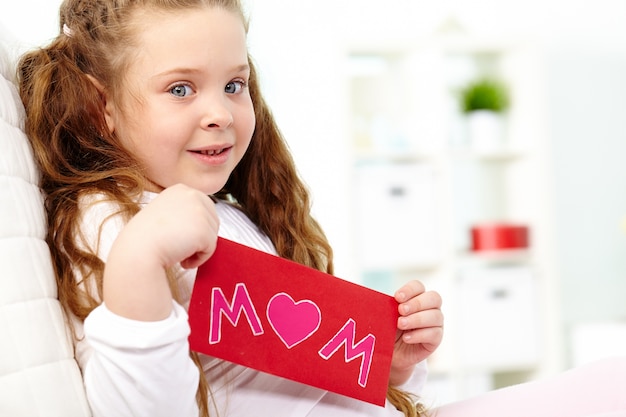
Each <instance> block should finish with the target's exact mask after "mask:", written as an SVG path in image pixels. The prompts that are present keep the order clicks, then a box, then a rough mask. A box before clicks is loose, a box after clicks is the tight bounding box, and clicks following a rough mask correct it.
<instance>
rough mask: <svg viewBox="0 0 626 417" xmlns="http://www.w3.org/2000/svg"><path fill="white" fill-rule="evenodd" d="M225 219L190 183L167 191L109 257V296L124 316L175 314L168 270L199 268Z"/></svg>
mask: <svg viewBox="0 0 626 417" xmlns="http://www.w3.org/2000/svg"><path fill="white" fill-rule="evenodd" d="M218 228H219V219H218V217H217V213H216V210H215V205H214V203H213V201H212V200H211V198H210V197H208V196H206V195H204V194H202V193H201V192H200V191H197V190H195V189H193V188H190V187H187V186H185V185H175V186H172V187H169V188H167V189H165V190H163V191H162V192H161V193H160V194H159V195H158V196H157V197H156V198H155V199H154V200H153V201H152V202H151V203H149V204H148V205H147V206H146V207H144V208H143V209H142V210H141V211H140V212H139V213H137V214H136V215H135V216H134V217H133V218H132V219H131V220H130V221H129V222H128V224H127V225H126V226H125V227H124V229H123V230H122V231H121V233H120V234H119V236H118V237H117V239H116V240H115V242H114V243H113V246H112V248H111V252H110V254H109V257H108V259H107V263H106V266H105V272H104V284H103V298H104V302H105V304H106V306H107V308H108V309H109V310H111V311H112V312H114V313H115V314H118V315H120V316H123V317H127V318H131V319H135V320H142V321H155V320H162V319H164V318H166V317H168V316H169V314H170V313H171V310H172V294H171V291H170V287H169V283H168V280H167V277H166V270H167V269H168V268H170V267H172V266H174V265H176V264H177V263H180V264H181V265H182V266H183V267H184V268H194V267H197V266H199V265H201V264H202V263H204V262H205V261H206V260H207V259H208V258H209V257H210V256H211V255H212V254H213V252H214V251H215V247H216V244H217V232H218Z"/></svg>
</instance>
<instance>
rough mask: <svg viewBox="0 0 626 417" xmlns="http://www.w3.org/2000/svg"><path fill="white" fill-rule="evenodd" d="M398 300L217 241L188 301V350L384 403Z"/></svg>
mask: <svg viewBox="0 0 626 417" xmlns="http://www.w3.org/2000/svg"><path fill="white" fill-rule="evenodd" d="M397 308H398V307H397V303H396V301H395V300H394V299H393V298H392V297H390V296H388V295H385V294H382V293H379V292H377V291H374V290H371V289H369V288H365V287H362V286H359V285H357V284H354V283H351V282H348V281H345V280H342V279H339V278H336V277H333V276H332V275H329V274H325V273H323V272H320V271H317V270H314V269H312V268H308V267H305V266H302V265H300V264H297V263H295V262H291V261H288V260H285V259H283V258H280V257H277V256H273V255H269V254H266V253H264V252H261V251H258V250H256V249H252V248H249V247H247V246H243V245H240V244H238V243H235V242H232V241H229V240H226V239H222V238H220V239H219V241H218V245H217V249H216V251H215V253H214V254H213V256H212V257H211V258H210V259H209V260H208V261H207V262H206V263H205V264H203V265H202V266H200V268H198V275H197V277H196V283H195V286H194V289H193V294H192V297H191V303H190V305H189V323H190V325H191V335H190V336H189V342H190V345H191V348H192V349H193V350H196V351H198V352H202V353H205V354H207V355H211V356H214V357H217V358H221V359H224V360H227V361H231V362H235V363H238V364H241V365H244V366H247V367H250V368H254V369H257V370H260V371H263V372H267V373H270V374H273V375H277V376H281V377H284V378H288V379H291V380H294V381H298V382H302V383H304V384H308V385H312V386H315V387H318V388H321V389H325V390H329V391H333V392H336V393H338V394H342V395H346V396H349V397H352V398H356V399H359V400H363V401H367V402H370V403H373V404H377V405H381V406H383V405H384V404H385V397H386V392H387V384H388V381H389V370H390V366H391V355H392V353H393V345H394V341H395V335H396V322H397V319H398V312H397Z"/></svg>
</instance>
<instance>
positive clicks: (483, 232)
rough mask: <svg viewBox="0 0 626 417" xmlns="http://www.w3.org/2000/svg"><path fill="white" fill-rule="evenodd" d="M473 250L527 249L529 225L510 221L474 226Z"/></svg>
mask: <svg viewBox="0 0 626 417" xmlns="http://www.w3.org/2000/svg"><path fill="white" fill-rule="evenodd" d="M471 233H472V250H473V251H494V250H506V249H526V248H528V243H529V239H528V238H529V236H528V235H529V232H528V226H525V225H520V224H509V223H490V224H480V225H476V226H474V227H472V229H471Z"/></svg>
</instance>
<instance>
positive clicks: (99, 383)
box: [76, 194, 426, 417]
mask: <svg viewBox="0 0 626 417" xmlns="http://www.w3.org/2000/svg"><path fill="white" fill-rule="evenodd" d="M154 197H155V194H146V196H145V203H147V202H149V201H150V200H151V199H152V198H154ZM94 201H97V199H96V200H94ZM94 201H91V203H92V204H85V205H84V207H85V210H84V214H83V223H82V225H83V232H84V234H85V236H86V239H87V242H85V244H86V245H88V246H91V247H96V248H97V253H98V256H99V257H100V258H101V259H103V260H104V261H105V262H106V259H107V256H108V253H109V251H110V248H111V245H112V243H113V241H114V240H115V238H116V236H117V235H118V234H119V232H120V230H121V228H122V227H123V222H122V220H121V219H120V218H119V216H112V217H110V214H111V213H113V211H114V206H112V205H111V204H110V203H106V202H103V201H99V202H96V203H95V204H93V203H94ZM216 209H217V212H218V216H219V218H220V229H219V235H220V236H221V237H224V238H226V239H230V240H233V241H235V242H238V243H241V244H244V245H247V246H250V247H253V248H256V249H259V250H262V251H265V252H267V253H272V254H276V251H275V249H274V246H273V244H272V242H271V241H270V239H269V238H268V237H267V236H266V235H264V234H263V233H261V232H260V231H259V230H258V228H257V227H256V226H255V225H254V224H253V223H252V222H251V221H250V219H248V218H247V217H246V216H245V215H244V214H243V213H242V212H241V211H240V210H238V209H236V208H235V207H233V206H231V205H229V204H226V203H224V202H218V203H217V204H216ZM100 224H104V226H103V228H102V230H101V233H100V234H98V230H99V229H98V228H99V225H100ZM195 275H196V270H195V269H189V270H184V271H182V269H181V274H180V278H179V279H180V281H179V287H180V288H181V290H182V304H183V305H182V306H181V305H179V304H178V303H175V302H174V308H173V311H172V314H171V315H170V317H168V318H167V319H166V320H162V321H158V322H140V321H135V320H130V319H126V318H123V317H120V316H117V315H115V314H113V313H112V312H110V311H109V310H108V309H107V308H106V306H105V305H104V304H103V305H100V306H99V307H98V308H96V309H95V310H94V311H93V312H92V313H91V314H90V315H89V316H88V317H87V319H86V320H85V323H84V327H83V325H82V324H81V323H76V326H77V333H78V335H79V336H80V335H81V334H83V332H84V336H85V337H84V338H82V339H79V340H78V342H77V343H76V357H77V359H78V362H79V365H80V367H81V369H82V370H83V375H84V381H85V387H86V391H87V396H88V399H89V403H90V405H91V407H92V411H93V413H94V417H100V416H107V417H109V416H116V417H122V416H146V417H147V416H150V417H158V416H163V417H165V416H176V417H186V416H194V417H195V416H197V414H198V410H197V406H196V403H195V392H196V388H197V384H198V371H197V367H196V366H195V364H194V363H193V362H192V361H191V359H190V358H189V355H188V350H189V345H188V342H187V337H188V336H189V332H190V330H189V324H188V321H187V313H186V308H187V306H188V302H189V299H190V296H191V289H192V288H193V282H194V279H195ZM201 361H202V365H203V370H204V372H205V375H206V377H207V380H208V381H209V385H210V387H211V393H210V394H209V396H210V398H211V404H210V409H209V411H210V413H211V414H212V415H218V416H219V417H244V416H245V417H249V416H251V415H254V416H258V417H263V416H268V417H269V416H272V417H288V416H289V417H292V416H293V417H333V416H341V417H352V416H354V417H357V416H358V417H364V416H373V417H391V416H402V414H401V413H400V412H399V411H397V410H395V408H394V407H393V406H392V405H391V404H386V406H385V407H379V406H376V405H372V404H369V403H365V402H362V401H359V400H355V399H352V398H348V397H345V396H342V395H339V394H335V393H332V392H328V391H324V390H321V389H318V388H315V387H311V386H308V385H304V384H301V383H298V382H294V381H291V380H287V379H284V378H280V377H276V376H273V375H270V374H266V373H263V372H259V371H256V370H254V369H251V368H247V367H244V366H241V365H237V364H234V363H230V362H226V361H223V360H220V359H217V358H213V357H209V356H206V355H201ZM425 379H426V366H425V363H421V364H418V366H417V367H416V369H415V372H414V373H413V376H412V378H411V379H410V380H409V381H408V382H407V383H406V384H405V385H404V386H403V387H401V388H403V389H406V390H408V391H411V392H413V393H415V394H417V395H419V393H420V392H421V390H422V387H423V385H424V383H425Z"/></svg>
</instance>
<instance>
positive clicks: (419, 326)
mask: <svg viewBox="0 0 626 417" xmlns="http://www.w3.org/2000/svg"><path fill="white" fill-rule="evenodd" d="M394 298H395V299H396V301H397V302H398V303H399V305H398V312H399V313H400V317H399V318H398V333H397V337H396V343H395V346H394V352H393V357H392V360H391V374H390V379H389V383H390V384H391V385H396V386H397V385H401V384H403V383H404V382H406V381H407V380H408V378H409V377H410V376H411V374H412V372H413V368H414V367H415V365H416V364H417V363H419V362H421V361H423V360H424V359H426V358H427V357H428V356H430V355H431V353H433V352H434V351H435V349H437V347H438V346H439V344H440V343H441V339H442V337H443V314H442V312H441V303H442V300H441V296H440V295H439V294H438V293H437V292H435V291H426V288H425V287H424V284H422V283H421V282H420V281H410V282H408V283H407V284H405V285H404V286H403V287H402V288H400V289H399V290H398V291H396V293H395V294H394Z"/></svg>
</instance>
